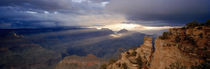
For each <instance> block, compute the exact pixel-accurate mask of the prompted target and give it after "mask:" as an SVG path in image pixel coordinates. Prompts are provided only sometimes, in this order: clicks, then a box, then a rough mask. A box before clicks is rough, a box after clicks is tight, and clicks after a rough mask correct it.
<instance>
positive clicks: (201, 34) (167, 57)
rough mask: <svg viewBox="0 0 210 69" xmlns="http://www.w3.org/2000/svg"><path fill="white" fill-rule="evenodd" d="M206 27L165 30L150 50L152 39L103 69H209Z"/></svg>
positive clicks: (207, 31) (209, 45)
mask: <svg viewBox="0 0 210 69" xmlns="http://www.w3.org/2000/svg"><path fill="white" fill-rule="evenodd" d="M209 35H210V27H209V25H196V26H193V27H192V26H191V25H190V26H186V27H183V28H173V29H169V32H164V33H163V35H162V36H160V37H157V38H156V40H155V45H154V47H155V48H153V45H152V44H153V43H152V37H145V38H144V44H143V45H141V46H139V47H138V48H135V49H130V50H128V51H126V52H123V53H122V54H121V58H120V59H118V60H117V61H116V62H114V63H110V64H108V65H107V66H106V69H209V67H210V63H209V62H210V54H209V53H210V36H209Z"/></svg>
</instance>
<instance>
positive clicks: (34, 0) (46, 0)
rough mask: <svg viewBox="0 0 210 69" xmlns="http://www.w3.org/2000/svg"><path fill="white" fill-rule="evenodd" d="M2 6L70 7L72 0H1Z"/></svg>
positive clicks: (45, 8) (51, 8)
mask: <svg viewBox="0 0 210 69" xmlns="http://www.w3.org/2000/svg"><path fill="white" fill-rule="evenodd" d="M0 6H20V7H25V8H36V9H44V10H57V9H70V8H71V7H72V6H71V0H1V1H0Z"/></svg>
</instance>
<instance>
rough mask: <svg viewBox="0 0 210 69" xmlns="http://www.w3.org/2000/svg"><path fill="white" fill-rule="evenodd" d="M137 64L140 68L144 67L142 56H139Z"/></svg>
mask: <svg viewBox="0 0 210 69" xmlns="http://www.w3.org/2000/svg"><path fill="white" fill-rule="evenodd" d="M136 60H137V64H138V66H139V67H138V69H141V68H142V65H143V62H142V60H141V57H138V58H137V59H136Z"/></svg>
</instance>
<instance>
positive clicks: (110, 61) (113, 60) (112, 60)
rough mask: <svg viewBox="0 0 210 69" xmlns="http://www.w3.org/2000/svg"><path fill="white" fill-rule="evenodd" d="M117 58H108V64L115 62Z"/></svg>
mask: <svg viewBox="0 0 210 69" xmlns="http://www.w3.org/2000/svg"><path fill="white" fill-rule="evenodd" d="M116 61H117V60H116V59H110V60H109V64H113V63H115V62H116Z"/></svg>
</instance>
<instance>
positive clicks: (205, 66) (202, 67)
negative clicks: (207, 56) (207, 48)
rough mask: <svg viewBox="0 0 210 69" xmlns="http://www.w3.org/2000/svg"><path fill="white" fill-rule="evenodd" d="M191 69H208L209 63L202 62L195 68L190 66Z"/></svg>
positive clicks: (209, 67) (209, 68)
mask: <svg viewBox="0 0 210 69" xmlns="http://www.w3.org/2000/svg"><path fill="white" fill-rule="evenodd" d="M191 69H210V63H209V62H203V63H201V64H199V65H197V66H191Z"/></svg>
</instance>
